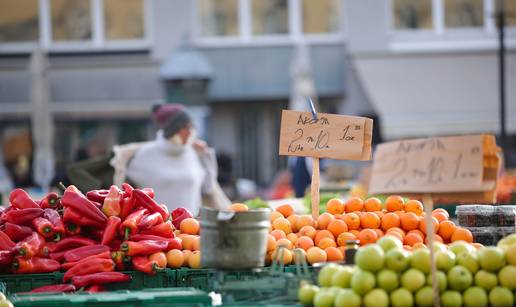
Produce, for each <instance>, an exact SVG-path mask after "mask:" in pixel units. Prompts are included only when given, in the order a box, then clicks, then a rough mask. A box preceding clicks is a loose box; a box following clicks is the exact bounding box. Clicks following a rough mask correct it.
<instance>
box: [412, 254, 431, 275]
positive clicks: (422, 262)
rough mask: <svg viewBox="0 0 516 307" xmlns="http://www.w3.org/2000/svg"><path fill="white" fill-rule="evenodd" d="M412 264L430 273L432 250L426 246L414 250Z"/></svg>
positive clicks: (415, 267)
mask: <svg viewBox="0 0 516 307" xmlns="http://www.w3.org/2000/svg"><path fill="white" fill-rule="evenodd" d="M410 266H411V267H413V268H414V269H418V270H420V271H421V272H423V273H425V274H428V273H430V267H431V266H430V251H429V250H428V249H426V248H419V249H417V250H415V251H414V252H412V255H411V256H410Z"/></svg>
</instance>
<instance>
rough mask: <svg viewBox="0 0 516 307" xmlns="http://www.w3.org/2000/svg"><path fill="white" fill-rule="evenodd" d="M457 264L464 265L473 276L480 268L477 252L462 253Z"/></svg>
mask: <svg viewBox="0 0 516 307" xmlns="http://www.w3.org/2000/svg"><path fill="white" fill-rule="evenodd" d="M456 262H457V264H458V265H462V266H463V267H465V268H466V269H468V270H469V272H470V273H471V274H475V273H476V272H477V271H478V269H479V268H480V266H479V264H478V255H477V253H476V252H468V253H460V254H458V255H457V261H456Z"/></svg>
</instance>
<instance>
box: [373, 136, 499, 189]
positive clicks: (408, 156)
mask: <svg viewBox="0 0 516 307" xmlns="http://www.w3.org/2000/svg"><path fill="white" fill-rule="evenodd" d="M485 137H486V136H483V135H468V136H454V137H440V138H428V139H415V140H403V141H398V142H389V143H384V144H380V145H379V146H378V147H377V151H376V154H375V158H374V163H373V170H372V178H371V182H370V185H369V193H371V194H379V193H443V192H480V191H489V190H492V189H494V187H495V184H496V179H495V180H485V169H484V162H485V160H484V143H485V140H484V138H485ZM495 178H496V177H495Z"/></svg>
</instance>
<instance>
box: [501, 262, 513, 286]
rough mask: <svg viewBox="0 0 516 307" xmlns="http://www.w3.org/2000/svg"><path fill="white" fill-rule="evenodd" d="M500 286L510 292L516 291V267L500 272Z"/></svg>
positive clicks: (509, 267) (505, 268)
mask: <svg viewBox="0 0 516 307" xmlns="http://www.w3.org/2000/svg"><path fill="white" fill-rule="evenodd" d="M498 280H499V281H500V285H502V286H503V287H505V288H509V289H510V290H516V265H508V266H506V267H504V268H503V269H501V270H500V272H498Z"/></svg>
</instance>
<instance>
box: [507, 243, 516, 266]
mask: <svg viewBox="0 0 516 307" xmlns="http://www.w3.org/2000/svg"><path fill="white" fill-rule="evenodd" d="M505 260H506V261H507V263H508V264H511V265H516V244H511V245H509V246H508V247H507V248H506V249H505Z"/></svg>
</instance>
